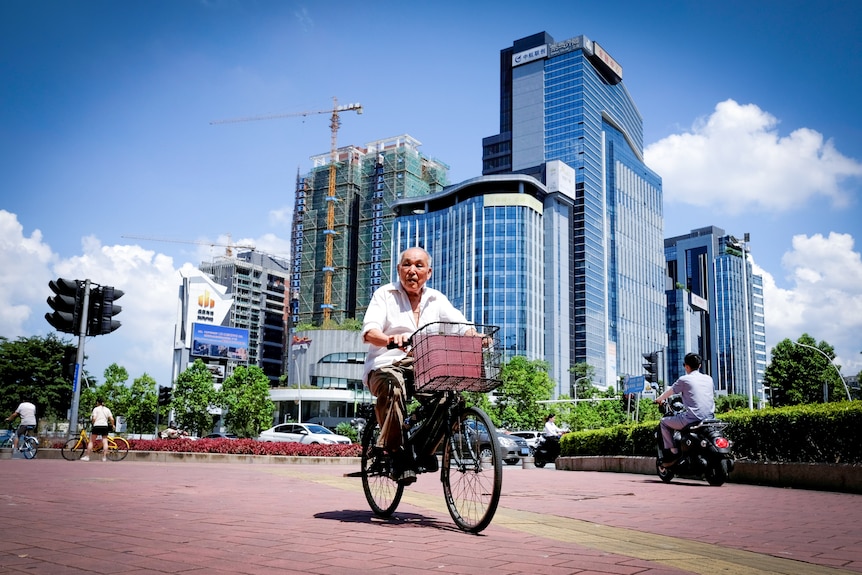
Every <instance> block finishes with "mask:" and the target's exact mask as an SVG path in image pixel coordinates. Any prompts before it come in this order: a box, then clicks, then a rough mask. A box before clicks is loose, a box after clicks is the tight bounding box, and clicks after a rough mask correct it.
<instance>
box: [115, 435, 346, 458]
mask: <svg viewBox="0 0 862 575" xmlns="http://www.w3.org/2000/svg"><path fill="white" fill-rule="evenodd" d="M129 449H131V450H132V451H173V452H182V453H227V454H233V455H288V456H306V457H359V455H360V453H361V450H362V448H361V446H360V445H358V444H355V443H354V444H351V445H344V444H334V445H306V444H303V443H265V442H262V441H256V440H254V439H198V440H193V439H186V438H180V439H129Z"/></svg>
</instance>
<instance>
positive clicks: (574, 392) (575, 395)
mask: <svg viewBox="0 0 862 575" xmlns="http://www.w3.org/2000/svg"><path fill="white" fill-rule="evenodd" d="M585 379H590V378H589V377H588V376H584V377H579V378H578V379H576V380H575V382H574V383H573V384H572V399H574V400H575V401H576V402H577V400H578V382H581V381H583V380H585Z"/></svg>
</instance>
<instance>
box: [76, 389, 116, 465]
mask: <svg viewBox="0 0 862 575" xmlns="http://www.w3.org/2000/svg"><path fill="white" fill-rule="evenodd" d="M90 421H92V422H93V430H92V432H91V433H90V441H88V442H87V452H86V453H85V454H84V457H82V458H81V461H90V452H92V451H93V437H94V436H99V437H101V438H102V461H107V460H108V433H109V432H110V431H111V428H113V427H114V414H113V413H111V410H110V409H108V408H107V407H105V406H104V402H103V401H102V398H99V399H97V400H96V407H94V408H93V413H92V414H90Z"/></svg>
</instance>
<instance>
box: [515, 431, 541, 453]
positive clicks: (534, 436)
mask: <svg viewBox="0 0 862 575" xmlns="http://www.w3.org/2000/svg"><path fill="white" fill-rule="evenodd" d="M510 434H511V435H516V436H518V437H523V438H524V439H525V440H526V441H527V445H529V446H530V453H531V454H532V452H533V450H534V449H536V445H538V443H539V438H540V437H542V432H541V431H512V432H510Z"/></svg>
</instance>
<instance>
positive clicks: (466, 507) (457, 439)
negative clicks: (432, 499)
mask: <svg viewBox="0 0 862 575" xmlns="http://www.w3.org/2000/svg"><path fill="white" fill-rule="evenodd" d="M441 479H442V481H443V494H444V495H445V498H446V507H448V508H449V515H451V516H452V519H453V520H454V521H455V524H456V525H457V526H458V527H459V528H460V529H462V530H464V531H469V532H471V533H479V532H480V531H482V530H483V529H485V528H486V527H487V526H488V525H489V524H490V523H491V519H493V517H494V513H495V512H496V511H497V504H498V503H499V502H500V492H501V491H502V488H503V462H502V460H501V458H500V449H499V447H498V445H497V429H496V428H495V427H494V424H493V423H491V420H490V419H489V418H488V416H487V415H485V412H484V411H482V410H481V409H479V408H476V407H468V408H466V409H464V410H463V411H461V413H460V415H459V416H458V421H457V422H456V423H455V426H454V428H453V429H452V431H451V432H450V433H449V436H448V438H447V440H446V443H445V448H444V450H443V469H442V477H441Z"/></svg>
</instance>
